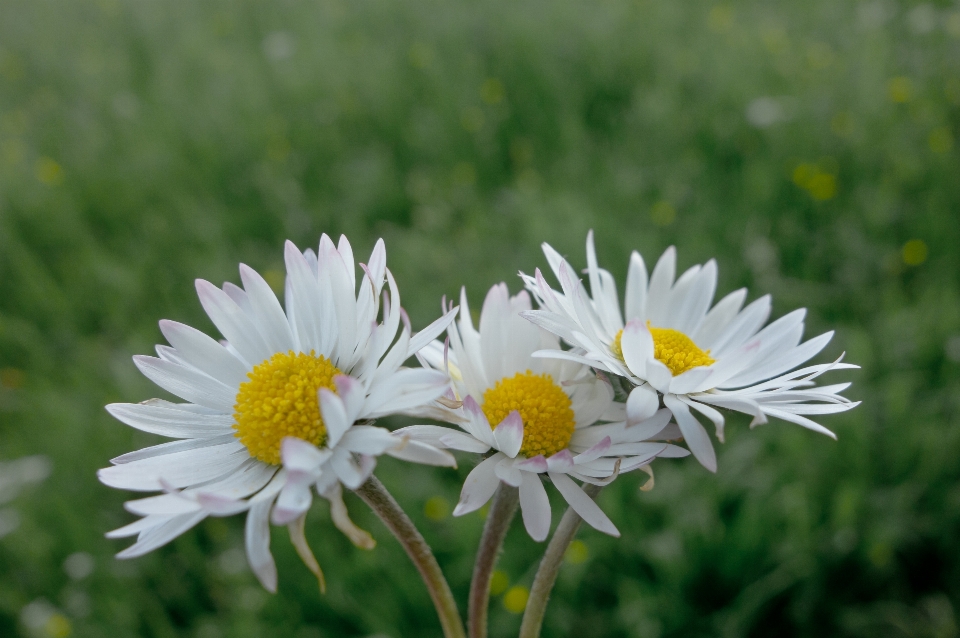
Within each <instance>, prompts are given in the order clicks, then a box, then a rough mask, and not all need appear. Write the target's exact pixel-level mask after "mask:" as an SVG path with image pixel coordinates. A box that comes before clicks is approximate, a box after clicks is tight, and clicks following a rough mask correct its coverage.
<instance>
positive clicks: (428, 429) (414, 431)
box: [393, 425, 490, 454]
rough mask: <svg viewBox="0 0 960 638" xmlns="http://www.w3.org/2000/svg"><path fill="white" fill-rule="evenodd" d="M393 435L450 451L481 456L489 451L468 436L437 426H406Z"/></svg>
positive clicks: (485, 446)
mask: <svg viewBox="0 0 960 638" xmlns="http://www.w3.org/2000/svg"><path fill="white" fill-rule="evenodd" d="M393 433H394V434H395V435H396V436H400V437H404V436H406V437H410V440H411V441H419V442H421V443H426V444H427V445H432V446H434V447H439V448H449V449H451V450H462V451H464V452H477V453H480V454H483V453H484V452H486V451H487V450H489V449H490V446H489V445H487V444H486V443H484V442H482V441H478V440H477V439H475V438H474V437H472V436H470V435H469V434H465V433H463V432H458V431H457V430H454V429H452V428H445V427H441V426H439V425H408V426H407V427H405V428H400V429H399V430H394V432H393Z"/></svg>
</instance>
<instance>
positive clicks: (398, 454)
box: [387, 441, 457, 467]
mask: <svg viewBox="0 0 960 638" xmlns="http://www.w3.org/2000/svg"><path fill="white" fill-rule="evenodd" d="M387 454H388V455H389V456H392V457H393V458H395V459H400V460H401V461H410V462H411V463H421V464H423V465H433V466H437V467H457V460H456V459H455V458H454V457H453V455H452V454H450V453H449V452H446V451H444V450H441V449H438V448H435V447H434V446H432V445H428V444H426V443H421V442H420V441H407V442H406V444H405V445H402V446H401V447H396V448H392V449H390V450H387Z"/></svg>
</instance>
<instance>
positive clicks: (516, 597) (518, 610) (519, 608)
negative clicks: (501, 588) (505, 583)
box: [503, 585, 530, 614]
mask: <svg viewBox="0 0 960 638" xmlns="http://www.w3.org/2000/svg"><path fill="white" fill-rule="evenodd" d="M528 598H530V590H529V589H527V588H526V587H524V586H523V585H514V586H513V587H511V588H510V589H509V590H508V591H507V593H506V594H504V595H503V606H504V607H506V609H507V611H509V612H510V613H511V614H522V613H523V610H524V609H526V608H527V599H528Z"/></svg>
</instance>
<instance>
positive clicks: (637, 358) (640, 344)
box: [620, 319, 654, 379]
mask: <svg viewBox="0 0 960 638" xmlns="http://www.w3.org/2000/svg"><path fill="white" fill-rule="evenodd" d="M620 350H621V351H622V352H623V360H624V362H625V363H626V364H627V367H628V368H630V372H632V373H633V374H635V375H637V376H638V377H639V378H641V379H646V378H647V362H648V361H649V360H650V359H653V352H654V350H653V335H652V334H650V330H649V329H648V328H647V324H646V323H644V322H643V321H641V320H639V319H634V320H632V321H630V322H628V323H627V325H626V326H624V328H623V335H621V337H620Z"/></svg>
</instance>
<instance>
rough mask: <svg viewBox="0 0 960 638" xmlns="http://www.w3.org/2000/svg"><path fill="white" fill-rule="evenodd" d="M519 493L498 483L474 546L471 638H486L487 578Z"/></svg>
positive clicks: (488, 590)
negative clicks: (475, 550)
mask: <svg viewBox="0 0 960 638" xmlns="http://www.w3.org/2000/svg"><path fill="white" fill-rule="evenodd" d="M519 502H520V493H519V491H518V490H517V488H515V487H512V486H510V485H507V484H506V483H500V487H498V488H497V492H496V493H495V494H494V495H493V502H492V503H491V504H490V511H489V513H488V514H487V522H486V523H485V524H484V526H483V536H481V537H480V547H479V548H478V549H477V562H476V563H475V564H474V566H473V580H472V581H471V582H470V601H469V603H470V604H469V609H468V616H467V629H468V630H469V632H470V638H487V609H488V607H489V606H490V578H491V576H492V575H493V567H494V565H496V563H497V556H498V555H499V554H500V548H501V547H502V546H503V539H504V537H506V535H507V530H508V529H510V522H511V521H512V520H513V517H514V515H515V514H516V513H517V504H518V503H519Z"/></svg>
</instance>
